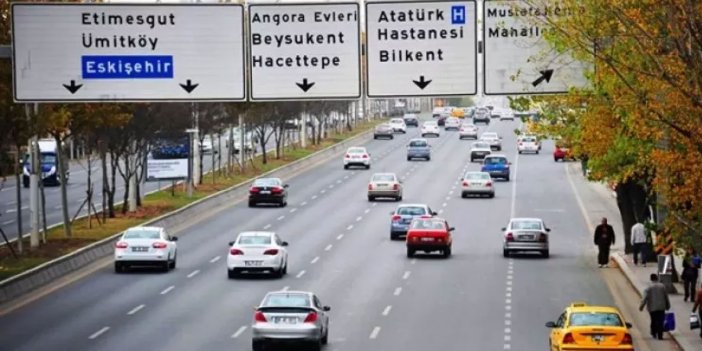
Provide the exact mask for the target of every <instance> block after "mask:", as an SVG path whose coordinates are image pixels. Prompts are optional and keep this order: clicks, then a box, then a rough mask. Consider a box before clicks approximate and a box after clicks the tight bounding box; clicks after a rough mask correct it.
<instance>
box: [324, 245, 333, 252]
mask: <svg viewBox="0 0 702 351" xmlns="http://www.w3.org/2000/svg"><path fill="white" fill-rule="evenodd" d="M331 248H332V244H329V245H327V247H325V248H324V251H329V250H331Z"/></svg>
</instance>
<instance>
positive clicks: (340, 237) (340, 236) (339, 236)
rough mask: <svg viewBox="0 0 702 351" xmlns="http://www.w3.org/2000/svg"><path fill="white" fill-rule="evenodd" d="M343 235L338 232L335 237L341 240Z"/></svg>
mask: <svg viewBox="0 0 702 351" xmlns="http://www.w3.org/2000/svg"><path fill="white" fill-rule="evenodd" d="M343 237H344V234H339V235H338V236H337V237H336V240H341V239H342V238H343Z"/></svg>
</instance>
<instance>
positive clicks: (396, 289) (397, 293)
mask: <svg viewBox="0 0 702 351" xmlns="http://www.w3.org/2000/svg"><path fill="white" fill-rule="evenodd" d="M401 293H402V287H397V288H395V292H393V293H392V294H393V295H395V296H400V294H401Z"/></svg>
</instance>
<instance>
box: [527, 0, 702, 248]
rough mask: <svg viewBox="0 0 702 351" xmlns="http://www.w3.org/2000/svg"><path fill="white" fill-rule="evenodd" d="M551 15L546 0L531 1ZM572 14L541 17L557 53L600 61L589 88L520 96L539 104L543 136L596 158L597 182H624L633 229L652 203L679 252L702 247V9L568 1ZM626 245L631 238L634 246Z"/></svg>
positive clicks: (665, 3) (676, 0)
mask: <svg viewBox="0 0 702 351" xmlns="http://www.w3.org/2000/svg"><path fill="white" fill-rule="evenodd" d="M528 3H529V4H530V5H531V6H537V7H541V8H543V6H545V5H547V4H549V3H550V4H553V2H552V1H546V0H529V1H528ZM559 3H560V6H561V7H569V8H572V9H577V11H574V12H573V15H572V16H569V17H560V18H558V17H556V18H548V19H546V18H543V17H542V18H537V19H532V20H535V21H542V22H543V21H547V22H548V25H550V26H551V27H552V28H554V30H553V31H552V32H549V33H548V34H547V35H546V37H547V40H548V41H549V43H550V44H551V46H552V49H554V50H557V51H558V52H561V53H564V54H571V55H573V57H574V58H576V59H579V60H584V61H589V62H592V63H593V67H594V69H593V70H592V71H591V72H588V73H587V75H588V79H589V81H590V86H589V87H588V88H584V89H573V90H571V91H570V92H569V94H567V95H558V96H542V97H532V98H526V99H525V98H521V99H514V100H513V104H514V105H515V106H517V107H518V108H519V107H521V108H525V107H527V106H529V107H533V106H534V105H538V106H539V107H540V108H541V110H542V112H543V116H544V118H545V119H546V122H545V123H541V124H540V126H542V127H543V128H542V130H543V131H544V132H545V133H546V134H549V135H551V136H556V135H557V136H560V137H562V138H565V139H567V140H569V141H570V142H571V143H572V145H573V148H574V150H575V152H576V154H577V155H579V156H580V157H587V160H588V167H589V169H590V170H591V173H590V175H591V177H592V178H594V179H596V180H606V181H609V182H611V183H613V184H616V187H615V190H616V192H617V195H618V203H619V208H620V210H621V214H622V219H623V222H624V227H625V228H624V230H625V232H626V234H627V238H628V234H629V228H631V225H632V224H633V223H634V221H644V220H645V219H646V218H645V216H646V214H647V213H646V212H647V208H648V205H650V204H655V203H657V204H658V205H659V206H661V207H662V208H664V209H665V212H666V213H667V215H666V216H665V218H664V219H663V221H660V220H659V222H660V223H658V226H659V228H657V229H658V230H663V231H666V232H668V233H671V234H672V235H673V237H674V238H675V240H676V241H677V243H678V244H679V245H678V246H679V247H680V246H681V244H682V246H685V245H690V244H693V245H697V246H699V245H700V241H702V234H700V233H702V216H701V215H702V2H700V1H698V0H656V1H653V0H609V1H602V0H562V1H560V2H559ZM626 241H627V243H628V241H629V240H626Z"/></svg>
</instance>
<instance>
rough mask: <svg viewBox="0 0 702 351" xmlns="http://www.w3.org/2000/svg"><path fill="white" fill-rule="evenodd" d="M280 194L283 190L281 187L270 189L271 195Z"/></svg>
mask: <svg viewBox="0 0 702 351" xmlns="http://www.w3.org/2000/svg"><path fill="white" fill-rule="evenodd" d="M282 192H283V188H281V187H279V186H277V187H275V188H273V189H271V193H273V194H280V193H282Z"/></svg>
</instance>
